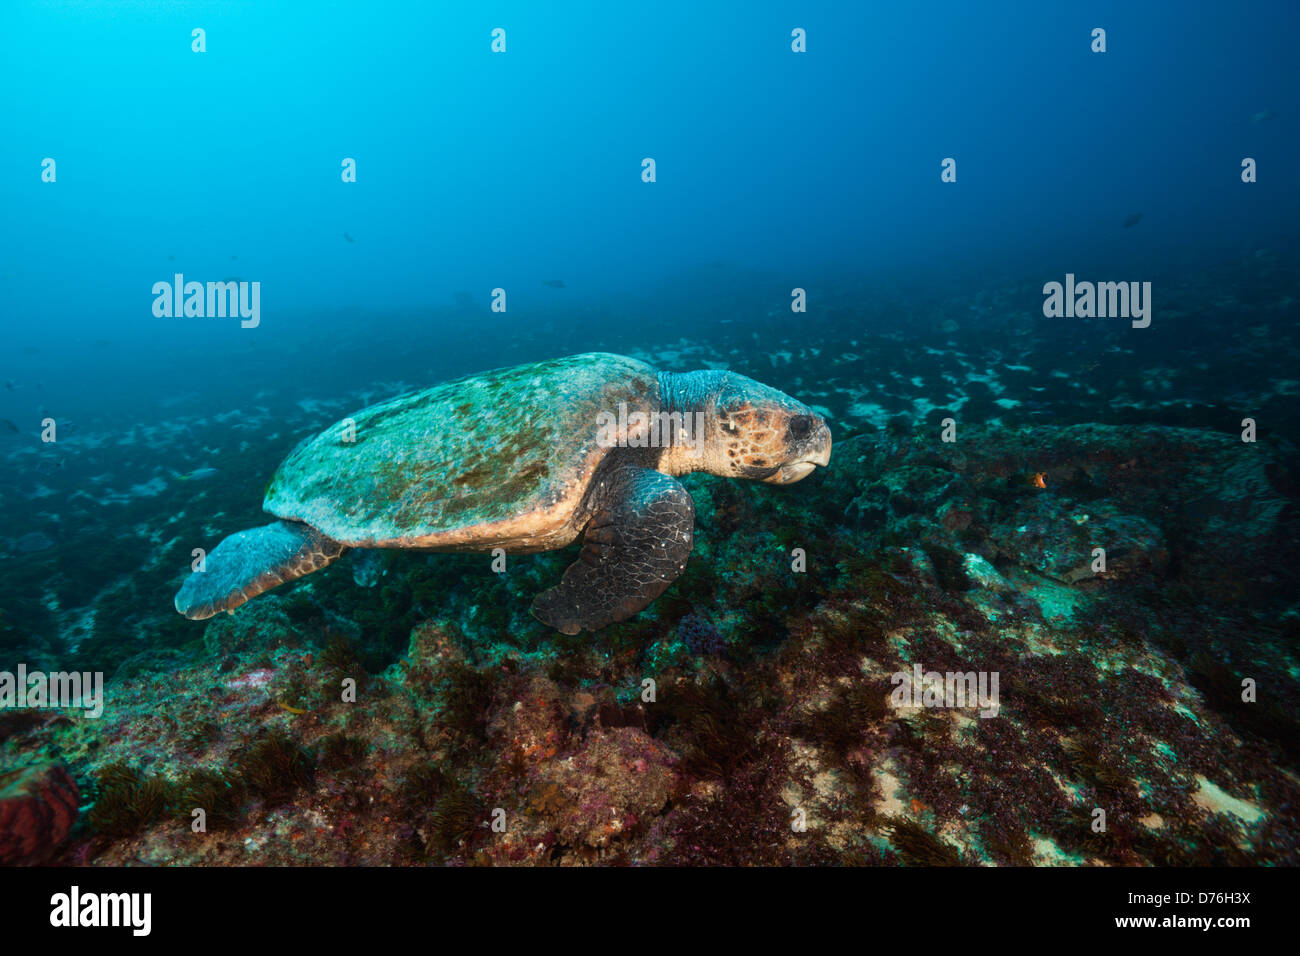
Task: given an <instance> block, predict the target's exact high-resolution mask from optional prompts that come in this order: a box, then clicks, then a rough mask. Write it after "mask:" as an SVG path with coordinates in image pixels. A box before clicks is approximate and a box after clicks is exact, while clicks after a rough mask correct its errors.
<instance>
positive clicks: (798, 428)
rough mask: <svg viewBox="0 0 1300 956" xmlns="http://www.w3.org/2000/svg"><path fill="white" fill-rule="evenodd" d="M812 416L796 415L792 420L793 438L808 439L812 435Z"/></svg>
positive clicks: (791, 433) (791, 430) (791, 432)
mask: <svg viewBox="0 0 1300 956" xmlns="http://www.w3.org/2000/svg"><path fill="white" fill-rule="evenodd" d="M812 424H813V423H812V416H811V415H796V416H795V417H794V418H792V419H790V435H791V437H793V438H807V437H808V436H809V435H810V434H812Z"/></svg>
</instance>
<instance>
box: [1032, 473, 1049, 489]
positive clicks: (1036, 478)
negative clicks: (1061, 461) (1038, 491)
mask: <svg viewBox="0 0 1300 956" xmlns="http://www.w3.org/2000/svg"><path fill="white" fill-rule="evenodd" d="M1029 484H1030V485H1032V486H1033V487H1035V488H1046V487H1047V472H1045V471H1036V472H1034V473H1033V474H1032V475H1030V476H1029Z"/></svg>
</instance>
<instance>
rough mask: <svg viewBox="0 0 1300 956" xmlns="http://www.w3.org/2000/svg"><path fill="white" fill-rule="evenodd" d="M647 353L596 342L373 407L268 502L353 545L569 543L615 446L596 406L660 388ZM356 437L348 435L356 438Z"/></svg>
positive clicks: (305, 458) (325, 441)
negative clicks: (602, 430) (642, 358)
mask: <svg viewBox="0 0 1300 956" xmlns="http://www.w3.org/2000/svg"><path fill="white" fill-rule="evenodd" d="M657 389H658V382H657V378H656V376H655V372H654V370H653V369H652V368H651V367H650V366H649V365H646V364H645V363H644V362H639V361H637V360H635V359H630V358H625V357H623V356H620V355H610V354H608V353H602V352H593V353H589V354H586V355H575V356H571V357H569V358H562V359H555V360H553V361H548V362H538V363H535V364H532V365H520V366H516V367H514V368H506V369H497V370H495V371H491V372H484V373H482V374H480V375H473V376H469V377H467V378H462V379H458V380H456V381H453V382H447V383H445V384H442V385H436V386H434V387H433V388H429V389H425V390H424V391H422V392H415V393H413V394H410V395H403V396H401V397H399V398H394V399H392V400H391V401H387V402H384V403H382V404H380V405H372V406H370V407H369V408H366V409H364V410H362V411H360V412H357V413H355V414H353V415H350V416H348V417H347V418H344V419H343V420H341V421H339V422H337V423H335V424H334V425H332V426H330V427H329V428H327V429H326V430H325V431H323V432H321V433H320V434H319V435H317V436H316V437H315V438H311V439H309V440H307V441H305V442H304V443H302V444H301V445H299V446H298V447H297V448H296V449H294V451H293V452H292V453H290V455H289V457H287V458H286V459H285V460H284V462H283V464H281V465H280V467H279V469H278V470H277V471H276V473H275V476H274V477H273V478H272V479H271V482H270V484H268V485H267V489H266V499H265V501H264V502H263V507H264V508H265V509H266V510H267V511H268V512H270V513H271V514H273V515H276V516H277V517H280V518H286V519H291V520H296V521H303V522H306V523H307V524H309V525H311V526H313V527H315V528H317V529H319V530H321V531H323V532H324V533H325V534H327V535H329V536H330V537H331V538H333V539H335V540H336V541H339V542H341V543H343V544H346V545H349V546H353V547H368V548H427V549H430V550H447V551H457V550H465V551H478V550H486V549H490V548H493V547H504V548H506V549H508V550H515V551H542V550H549V549H552V548H557V547H563V546H564V545H565V544H568V543H569V542H570V541H572V540H573V539H574V538H576V537H577V535H578V533H579V532H580V531H581V528H579V527H576V526H575V525H574V523H573V521H572V520H571V519H572V517H573V514H574V511H575V509H576V508H577V506H578V504H579V502H580V501H581V500H582V497H583V494H584V493H585V491H586V489H587V485H588V483H589V482H590V481H591V478H592V475H593V474H594V473H595V470H596V467H597V466H598V465H599V464H600V462H601V461H602V459H603V458H604V456H605V455H606V454H608V452H609V451H610V449H609V448H606V447H603V446H602V445H601V443H600V442H599V441H598V435H599V430H598V422H599V419H598V417H597V416H598V415H599V414H600V413H601V412H606V413H612V414H615V415H617V413H618V409H619V403H620V402H625V403H627V407H628V409H629V411H631V410H636V409H647V408H649V407H650V405H651V403H653V402H654V401H655V400H656V398H657V394H658V392H657ZM350 438H351V439H352V440H349V439H350Z"/></svg>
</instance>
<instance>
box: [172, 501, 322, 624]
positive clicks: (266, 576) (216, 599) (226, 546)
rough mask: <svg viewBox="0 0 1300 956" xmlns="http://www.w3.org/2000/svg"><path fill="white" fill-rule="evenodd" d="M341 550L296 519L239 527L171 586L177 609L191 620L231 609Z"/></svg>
mask: <svg viewBox="0 0 1300 956" xmlns="http://www.w3.org/2000/svg"><path fill="white" fill-rule="evenodd" d="M346 550H347V546H346V545H342V544H339V543H338V542H337V541H335V540H334V539H333V538H327V537H326V536H325V535H323V534H321V533H320V532H319V531H317V530H316V529H315V528H313V527H312V526H311V525H306V524H303V523H301V522H299V521H273V522H271V523H270V524H267V525H262V527H260V528H250V529H249V530H248V531H240V532H238V533H237V534H232V535H231V536H230V537H228V538H226V539H225V540H224V541H222V542H221V543H220V544H219V545H217V546H216V547H215V548H213V549H212V553H211V554H209V555H208V556H207V558H206V559H205V569H204V570H202V571H195V572H194V573H193V574H191V575H190V576H189V577H188V578H186V579H185V583H184V584H182V585H181V589H180V590H179V591H177V592H176V601H175V604H176V610H178V611H180V612H181V613H182V614H184V615H185V616H186V617H188V618H191V619H192V620H195V621H201V620H203V619H204V618H208V617H212V615H214V614H216V613H217V612H218V611H233V610H234V609H235V608H237V607H239V605H241V604H243V603H244V602H245V601H248V600H249V599H251V598H255V597H257V595H259V594H261V593H262V592H263V591H269V590H271V588H273V587H277V586H279V585H281V584H284V583H285V582H286V581H292V580H293V579H294V578H300V577H302V576H303V575H304V574H311V572H313V571H319V570H320V569H321V568H323V567H325V566H326V565H327V564H329V563H330V562H332V561H333V560H334V559H335V558H337V557H338V556H339V555H341V554H342V553H343V552H344V551H346Z"/></svg>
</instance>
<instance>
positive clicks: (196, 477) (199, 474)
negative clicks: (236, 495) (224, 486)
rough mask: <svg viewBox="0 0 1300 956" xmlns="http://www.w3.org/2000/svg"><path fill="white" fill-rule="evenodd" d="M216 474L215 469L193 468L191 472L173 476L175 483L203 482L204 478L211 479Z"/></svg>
mask: <svg viewBox="0 0 1300 956" xmlns="http://www.w3.org/2000/svg"><path fill="white" fill-rule="evenodd" d="M215 474H217V469H215V468H195V469H194V470H193V471H191V472H188V473H186V474H184V475H173V476H172V477H174V478H175V479H176V480H177V481H203V480H204V479H205V478H211V477H212V476H213V475H215Z"/></svg>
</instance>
